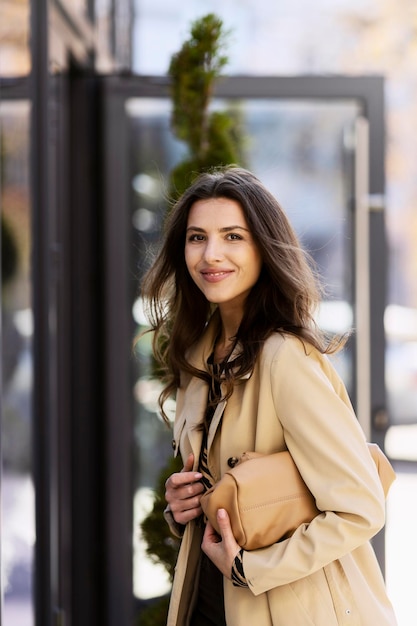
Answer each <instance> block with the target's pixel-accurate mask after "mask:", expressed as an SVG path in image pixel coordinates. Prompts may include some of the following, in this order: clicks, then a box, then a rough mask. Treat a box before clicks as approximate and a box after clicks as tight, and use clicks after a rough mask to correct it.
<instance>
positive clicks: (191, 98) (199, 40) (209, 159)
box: [169, 13, 242, 199]
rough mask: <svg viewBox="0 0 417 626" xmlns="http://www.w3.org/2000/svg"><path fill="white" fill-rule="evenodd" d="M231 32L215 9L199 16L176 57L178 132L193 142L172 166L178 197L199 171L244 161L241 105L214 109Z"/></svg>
mask: <svg viewBox="0 0 417 626" xmlns="http://www.w3.org/2000/svg"><path fill="white" fill-rule="evenodd" d="M226 34H227V33H226V32H225V31H224V30H223V23H222V20H221V19H220V18H218V17H216V15H214V14H213V13H210V14H209V15H206V16H205V17H203V18H201V19H200V20H197V21H196V22H194V23H193V24H192V26H191V36H190V38H189V39H188V40H187V41H186V42H185V43H184V44H183V46H182V47H181V49H180V50H179V52H177V53H176V54H174V55H173V56H172V58H171V63H170V66H169V76H170V77H171V97H172V103H173V108H172V115H171V128H172V131H173V133H174V135H175V136H176V137H177V138H178V139H180V140H181V141H184V142H185V143H186V144H187V147H188V156H187V158H186V159H185V160H184V161H181V162H180V163H179V164H178V165H177V166H176V167H175V168H174V169H173V170H172V172H171V176H170V185H171V193H172V197H173V199H176V198H177V197H178V196H180V195H181V194H182V193H183V191H185V189H186V188H187V187H188V186H189V185H190V183H191V182H192V180H193V178H195V177H196V176H197V175H198V174H199V173H200V172H202V171H204V170H206V169H209V168H211V167H216V166H219V165H227V164H230V163H238V162H241V161H242V154H241V152H242V151H241V145H240V144H241V142H240V135H241V134H240V121H239V116H238V114H237V112H236V111H232V110H229V111H226V112H221V111H210V103H211V100H212V97H213V93H214V87H215V84H216V81H217V80H218V79H219V78H220V76H221V71H222V69H223V68H224V67H225V65H226V64H227V61H228V59H227V57H226V56H225V55H224V54H223V53H222V49H223V47H224V46H225V40H226Z"/></svg>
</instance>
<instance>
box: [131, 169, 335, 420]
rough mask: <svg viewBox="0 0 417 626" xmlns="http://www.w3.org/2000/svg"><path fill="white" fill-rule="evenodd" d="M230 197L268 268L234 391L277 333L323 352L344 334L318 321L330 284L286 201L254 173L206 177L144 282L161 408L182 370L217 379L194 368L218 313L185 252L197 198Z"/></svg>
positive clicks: (176, 214)
mask: <svg viewBox="0 0 417 626" xmlns="http://www.w3.org/2000/svg"><path fill="white" fill-rule="evenodd" d="M210 198H229V199H232V200H235V201H237V202H238V203H239V204H240V206H241V207H242V210H243V213H244V215H245V218H246V221H247V223H248V226H249V228H250V231H251V233H252V236H253V238H254V240H255V242H256V244H257V246H258V248H259V251H260V254H261V257H262V260H263V265H262V270H261V274H260V276H259V279H258V281H257V283H256V284H255V285H254V286H253V288H252V291H251V294H250V297H248V298H247V300H246V306H245V311H244V315H243V318H242V321H241V324H240V326H239V329H238V332H237V334H236V337H235V342H236V343H239V346H240V347H241V352H240V354H239V357H238V358H237V360H235V361H234V362H233V368H228V369H226V372H225V376H226V383H227V395H226V397H228V396H230V394H231V393H232V391H233V384H234V382H235V381H236V380H238V379H239V378H240V377H241V376H242V375H244V374H247V373H248V372H250V371H251V370H252V369H253V367H254V364H255V361H256V358H257V356H258V354H259V352H260V350H261V348H262V345H263V343H264V341H265V340H266V339H267V337H268V336H269V335H271V333H273V332H281V333H291V334H293V335H296V336H297V337H299V338H300V339H301V340H306V341H307V342H309V343H310V344H312V345H313V346H315V347H316V348H317V349H318V350H319V351H320V352H322V353H332V352H336V351H337V350H338V349H339V348H340V347H341V345H342V344H343V343H344V339H342V338H334V337H333V338H329V337H327V336H326V335H325V333H324V332H322V331H321V330H320V329H319V328H318V327H317V325H316V324H315V322H314V312H315V311H316V309H317V306H318V304H319V302H320V300H321V297H322V288H321V285H320V281H319V279H318V276H317V273H316V272H315V270H314V264H313V262H312V260H311V258H310V257H309V255H308V254H307V253H306V251H305V250H304V249H303V248H302V246H301V245H300V243H299V241H298V239H297V236H296V234H295V232H294V230H293V228H292V226H291V224H290V222H289V220H288V218H287V216H286V214H285V213H284V211H283V209H282V208H281V206H280V204H279V202H278V201H277V200H276V198H275V197H274V196H273V195H272V193H270V192H269V191H268V190H267V189H266V188H265V186H264V185H263V184H262V183H261V182H260V180H259V179H258V178H257V177H256V176H254V174H252V173H251V172H249V171H248V170H245V169H242V168H239V167H236V166H228V167H224V168H216V169H214V170H212V171H210V172H207V173H204V174H201V175H200V176H198V178H196V180H195V181H194V182H193V183H192V184H191V186H190V187H189V188H188V189H187V190H186V191H185V193H184V194H183V195H182V196H181V198H180V199H179V200H178V201H177V202H176V204H175V205H174V206H173V208H172V210H171V211H170V213H169V215H168V217H167V220H166V223H165V228H164V233H163V241H162V245H161V248H160V250H159V253H158V255H157V257H156V259H155V261H154V263H153V264H152V266H151V268H150V269H149V270H148V272H147V273H146V275H145V277H144V279H143V281H142V286H141V287H142V298H143V300H144V304H145V310H146V312H147V315H148V318H149V321H150V325H151V330H152V331H153V333H154V334H153V350H154V355H155V358H156V361H157V363H158V366H159V371H160V374H161V379H162V380H163V382H164V385H165V386H164V388H163V391H162V393H161V396H160V400H159V401H160V407H161V411H162V415H163V416H164V418H165V419H167V418H166V415H165V412H164V410H163V404H164V402H165V401H166V400H167V399H168V398H169V397H170V396H173V395H174V393H175V390H176V389H177V388H178V387H179V385H180V373H181V372H188V373H189V374H191V375H193V376H198V377H199V378H202V379H203V380H206V381H209V379H210V375H209V373H208V371H203V370H199V369H196V368H195V367H193V366H192V365H191V364H190V363H189V361H188V359H187V354H188V352H189V350H190V348H191V347H192V346H193V344H194V343H195V342H196V341H197V340H198V339H199V338H200V337H201V335H202V333H203V332H204V329H205V327H206V325H207V322H208V320H209V318H210V317H211V315H212V314H213V305H212V304H211V303H210V302H208V301H207V300H206V298H205V297H204V295H203V294H202V292H201V291H200V290H199V289H198V287H197V286H196V284H195V283H194V281H193V280H192V278H191V277H190V275H189V273H188V270H187V267H186V264H185V257H184V248H185V237H186V228H187V221H188V214H189V211H190V209H191V207H192V205H193V203H194V202H196V201H197V200H207V199H210Z"/></svg>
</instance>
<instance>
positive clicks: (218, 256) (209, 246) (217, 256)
mask: <svg viewBox="0 0 417 626" xmlns="http://www.w3.org/2000/svg"><path fill="white" fill-rule="evenodd" d="M223 256H224V254H223V249H222V245H221V242H220V241H217V239H214V238H211V239H208V240H207V242H206V245H205V248H204V260H205V261H206V263H215V262H216V261H221V260H222V259H223Z"/></svg>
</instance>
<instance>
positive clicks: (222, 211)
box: [187, 198, 248, 228]
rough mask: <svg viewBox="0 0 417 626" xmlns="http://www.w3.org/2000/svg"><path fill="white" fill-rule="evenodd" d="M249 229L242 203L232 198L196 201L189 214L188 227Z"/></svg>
mask: <svg viewBox="0 0 417 626" xmlns="http://www.w3.org/2000/svg"><path fill="white" fill-rule="evenodd" d="M232 225H236V226H244V227H245V228H247V227H248V225H247V222H246V218H245V214H244V212H243V209H242V207H241V205H240V203H239V202H238V201H237V200H232V199H231V198H208V199H206V200H196V202H194V203H193V204H192V205H191V208H190V211H189V213H188V221H187V227H189V226H199V227H204V226H206V227H218V228H221V227H224V226H232Z"/></svg>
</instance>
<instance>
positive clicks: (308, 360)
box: [243, 337, 385, 595]
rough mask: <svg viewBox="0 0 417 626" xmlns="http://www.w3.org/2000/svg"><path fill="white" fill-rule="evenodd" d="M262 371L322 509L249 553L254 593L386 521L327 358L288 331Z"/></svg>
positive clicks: (344, 549) (302, 572) (349, 546)
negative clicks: (288, 534)
mask: <svg viewBox="0 0 417 626" xmlns="http://www.w3.org/2000/svg"><path fill="white" fill-rule="evenodd" d="M263 372H264V375H269V376H270V385H271V393H272V397H273V404H274V409H275V414H276V418H277V419H278V420H279V421H280V422H281V424H282V427H283V429H284V437H285V442H286V445H287V447H288V450H289V451H290V453H291V455H292V457H293V459H294V462H295V464H296V465H297V467H298V470H299V472H300V474H301V475H302V477H303V479H304V481H305V483H306V484H307V486H308V488H309V489H310V491H311V493H312V494H313V495H314V497H315V500H316V505H317V508H318V509H319V510H320V511H322V513H320V514H319V515H318V516H317V517H316V518H314V519H313V520H312V521H311V522H310V524H303V525H301V526H300V527H299V528H298V529H297V530H296V532H295V533H294V534H293V535H292V537H290V538H289V539H286V540H283V541H281V542H279V543H276V544H274V545H272V546H269V547H267V548H262V549H260V550H254V551H252V552H244V555H243V566H244V572H245V576H246V579H247V582H248V585H249V587H250V589H251V590H252V592H253V593H254V594H255V595H258V594H260V593H263V592H265V591H268V590H269V589H272V588H274V587H277V586H279V585H284V584H287V583H290V582H293V581H295V580H297V579H300V578H303V577H305V576H308V575H309V574H311V573H313V572H314V571H317V570H318V569H320V568H322V567H324V566H325V565H327V564H328V563H330V562H332V561H334V560H336V559H339V558H341V557H342V556H343V555H345V554H347V553H348V552H351V551H353V550H354V549H355V548H357V547H358V546H360V545H361V544H364V543H366V542H367V541H368V540H369V539H370V538H371V537H373V536H374V535H375V534H376V533H377V532H378V531H379V530H380V529H381V528H382V526H383V525H384V522H385V498H384V493H383V489H382V486H381V483H380V480H379V477H378V473H377V470H376V467H375V464H374V462H373V460H372V458H371V455H370V454H369V451H368V447H367V444H366V441H365V436H364V434H363V431H362V429H361V427H360V425H359V422H358V420H357V418H356V416H355V414H354V412H353V409H352V407H351V404H350V401H349V399H348V395H347V392H346V389H345V387H344V385H343V383H342V381H341V380H340V378H339V377H338V375H337V374H336V372H335V370H334V368H333V367H332V365H331V364H330V362H329V360H328V358H327V357H325V356H323V355H322V354H320V353H319V352H318V351H317V350H315V349H314V348H312V347H311V346H309V345H307V346H304V345H303V344H302V342H301V341H300V340H298V339H296V338H291V337H289V338H286V339H285V341H284V342H282V344H281V347H280V348H279V349H278V350H276V351H275V353H274V354H272V355H271V356H270V357H269V358H266V365H265V367H264V370H263ZM277 480H279V476H277Z"/></svg>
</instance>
